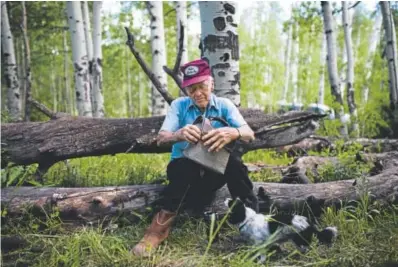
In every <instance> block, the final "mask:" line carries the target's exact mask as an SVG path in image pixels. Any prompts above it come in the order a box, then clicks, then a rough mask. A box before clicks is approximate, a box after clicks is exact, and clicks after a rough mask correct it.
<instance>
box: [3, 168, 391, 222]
mask: <svg viewBox="0 0 398 267" xmlns="http://www.w3.org/2000/svg"><path fill="white" fill-rule="evenodd" d="M363 179H364V180H361V179H358V180H354V179H351V180H344V181H335V182H328V183H319V184H303V185H302V184H297V185H291V184H280V183H262V182H258V183H255V192H258V194H259V200H260V210H261V211H262V212H269V211H270V209H271V208H277V209H278V210H281V211H293V210H301V209H303V207H305V203H309V204H308V205H310V206H311V209H312V210H313V213H315V214H318V213H320V211H321V208H322V207H325V206H331V205H334V206H336V205H337V206H339V205H340V204H341V203H347V202H349V201H357V200H359V199H360V197H361V195H363V194H364V193H365V192H369V194H370V195H371V197H372V199H373V200H378V201H380V202H387V203H396V201H397V200H398V168H389V169H386V170H384V171H383V172H382V173H380V174H378V175H375V176H372V177H368V178H363ZM163 188H164V186H162V185H134V186H119V187H115V186H112V187H92V188H50V187H40V188H32V187H19V188H3V189H1V205H2V208H3V209H6V210H7V214H8V215H9V216H13V215H19V214H21V213H23V212H24V211H26V210H27V209H32V210H33V211H39V212H43V211H45V212H46V213H49V212H51V211H53V210H55V209H56V210H57V211H58V212H59V214H60V216H61V218H63V219H66V220H82V219H84V220H86V221H90V220H96V219H100V218H104V217H105V216H115V215H118V214H120V213H124V212H131V211H138V212H143V211H144V210H145V209H146V208H148V207H149V206H152V205H156V203H158V201H159V199H161V192H162V190H163ZM226 197H229V193H228V189H227V188H226V187H223V188H222V189H220V190H219V191H218V192H217V194H216V197H215V200H214V201H213V204H212V208H213V210H214V211H217V212H219V213H225V207H224V204H223V201H224V200H225V198H226Z"/></svg>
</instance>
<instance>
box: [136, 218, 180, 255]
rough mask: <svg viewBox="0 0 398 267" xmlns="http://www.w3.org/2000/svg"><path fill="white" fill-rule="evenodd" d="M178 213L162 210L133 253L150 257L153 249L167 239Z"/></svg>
mask: <svg viewBox="0 0 398 267" xmlns="http://www.w3.org/2000/svg"><path fill="white" fill-rule="evenodd" d="M176 215H177V213H175V212H170V211H167V210H161V211H160V212H158V213H157V214H156V215H155V216H154V217H153V219H152V223H151V225H150V226H149V227H148V229H147V230H146V231H145V234H144V237H143V238H142V239H141V241H140V242H138V244H137V245H135V247H134V248H133V249H132V253H134V254H135V255H136V256H143V257H147V256H149V254H150V252H151V250H152V249H155V248H157V247H158V246H159V244H160V243H161V242H162V241H163V240H165V239H166V238H167V236H168V235H169V232H170V228H171V225H172V223H173V221H174V218H175V217H176Z"/></svg>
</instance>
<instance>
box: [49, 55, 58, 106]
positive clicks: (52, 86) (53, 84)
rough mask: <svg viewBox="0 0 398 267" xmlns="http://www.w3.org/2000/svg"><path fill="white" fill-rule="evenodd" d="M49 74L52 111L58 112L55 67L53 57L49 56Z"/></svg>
mask: <svg viewBox="0 0 398 267" xmlns="http://www.w3.org/2000/svg"><path fill="white" fill-rule="evenodd" d="M50 66H51V74H50V79H51V86H50V88H51V94H52V96H53V111H54V112H57V111H58V92H57V86H56V84H55V70H54V68H55V66H54V55H52V56H51V64H50Z"/></svg>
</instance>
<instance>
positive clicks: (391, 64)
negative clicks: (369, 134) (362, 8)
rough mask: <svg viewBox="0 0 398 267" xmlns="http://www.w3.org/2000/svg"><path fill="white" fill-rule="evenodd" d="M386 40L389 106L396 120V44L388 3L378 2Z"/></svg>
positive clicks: (397, 107)
mask: <svg viewBox="0 0 398 267" xmlns="http://www.w3.org/2000/svg"><path fill="white" fill-rule="evenodd" d="M380 6H381V12H382V14H383V23H384V30H385V39H386V43H387V45H386V56H387V63H388V77H389V86H390V106H391V108H392V110H393V112H394V117H395V118H396V119H398V73H397V43H396V37H395V36H394V35H395V34H394V27H395V25H394V20H393V19H392V14H391V9H390V2H388V1H380Z"/></svg>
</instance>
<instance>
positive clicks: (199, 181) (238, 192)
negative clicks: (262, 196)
mask: <svg viewBox="0 0 398 267" xmlns="http://www.w3.org/2000/svg"><path fill="white" fill-rule="evenodd" d="M167 178H168V180H169V184H168V185H167V187H166V188H165V190H164V192H163V196H164V199H163V208H164V209H166V210H169V211H177V210H180V209H181V208H189V209H192V210H194V211H197V212H200V211H203V210H204V208H205V207H206V206H208V205H210V204H211V202H212V200H213V197H214V195H215V192H216V191H217V190H218V189H220V188H221V187H223V186H224V185H225V184H227V186H228V189H229V192H230V194H231V196H232V198H236V197H239V198H240V199H241V200H242V201H244V202H245V203H246V204H247V205H249V206H250V207H252V208H253V209H254V210H256V211H258V202H257V197H256V196H255V195H254V193H253V183H252V182H251V181H250V178H249V175H248V171H247V167H246V166H245V165H244V164H243V162H242V161H241V160H240V159H238V158H236V157H233V156H230V158H229V161H228V164H227V168H226V170H225V173H224V175H222V174H219V173H216V172H213V171H210V170H203V167H201V166H200V165H199V164H197V163H195V162H193V161H191V160H189V159H187V158H178V159H174V160H172V161H171V162H170V163H169V165H168V166H167Z"/></svg>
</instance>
